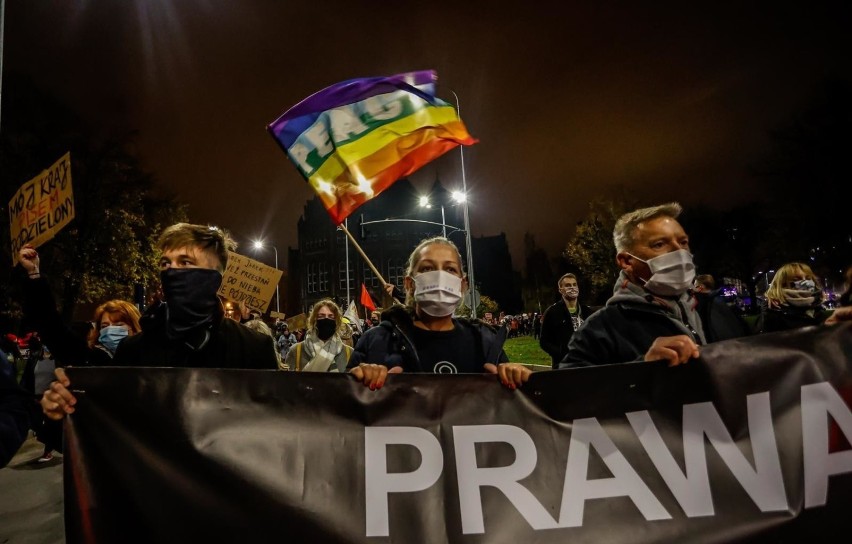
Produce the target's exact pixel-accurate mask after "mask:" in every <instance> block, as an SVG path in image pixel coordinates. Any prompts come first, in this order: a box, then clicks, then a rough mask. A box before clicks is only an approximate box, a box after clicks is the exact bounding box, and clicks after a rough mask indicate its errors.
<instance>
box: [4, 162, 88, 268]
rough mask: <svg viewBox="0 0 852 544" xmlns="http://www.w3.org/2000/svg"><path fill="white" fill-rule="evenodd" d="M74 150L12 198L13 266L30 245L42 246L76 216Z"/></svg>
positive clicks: (25, 185)
mask: <svg viewBox="0 0 852 544" xmlns="http://www.w3.org/2000/svg"><path fill="white" fill-rule="evenodd" d="M74 212H75V210H74V193H73V190H72V187H71V152H70V151H69V152H68V153H66V154H65V155H63V156H62V158H60V159H59V160H58V161H56V162H55V163H53V164H52V165H51V166H50V168H47V169H46V170H44V171H42V172H41V173H40V174H39V175H37V176H36V177H34V178H32V179H31V180H29V181H28V182H26V183H24V184H23V185H22V186H21V188H20V189H18V191H17V192H16V193H15V194H14V195H13V196H12V199H11V200H10V201H9V224H10V229H9V231H10V234H11V238H12V266H15V265H16V264H18V251H19V250H20V249H21V248H22V247H23V246H24V245H26V244H30V245H32V246H33V247H38V246H40V245H42V244H43V243H45V242H47V241H48V240H50V239H51V238H53V237H54V236H56V233H57V232H59V231H60V230H62V229H63V227H65V225H67V224H68V223H69V222H70V221H71V220H72V219H74Z"/></svg>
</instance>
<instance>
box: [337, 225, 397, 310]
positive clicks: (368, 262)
mask: <svg viewBox="0 0 852 544" xmlns="http://www.w3.org/2000/svg"><path fill="white" fill-rule="evenodd" d="M338 227H339V228H340V230H342V231H343V232H344V233H345V234H346V236H348V237H349V241H351V242H352V245H353V246H355V249H356V250H358V253H360V254H361V257H363V258H364V262H366V263H367V266H369V267H370V270H372V271H373V274H375V275H376V277H377V278H379V281H381V282H382V289H384V286H385V285H387V284H388V282H387V281H385V278H383V277H382V274H381V273H380V272H379V271H378V270H377V269H376V267H375V266H374V265H373V261H371V260H370V258H369V257H367V254H366V253H364V250H363V249H361V246H360V245H359V244H358V242H357V241H356V240H355V237H354V236H352V233H351V232H349V229H347V228H346V226H344V224H343V223H341V224H340V225H338ZM391 298H393V297H391ZM393 300H396V299H395V298H394V299H393ZM397 302H399V301H398V300H397Z"/></svg>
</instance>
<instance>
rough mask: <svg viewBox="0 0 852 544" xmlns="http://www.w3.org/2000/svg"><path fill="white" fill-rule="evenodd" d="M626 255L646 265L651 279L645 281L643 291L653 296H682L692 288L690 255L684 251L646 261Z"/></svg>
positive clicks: (679, 250)
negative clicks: (645, 290)
mask: <svg viewBox="0 0 852 544" xmlns="http://www.w3.org/2000/svg"><path fill="white" fill-rule="evenodd" d="M628 255H630V256H631V257H633V258H634V259H636V260H637V261H642V262H643V263H645V264H647V265H648V268H649V269H650V270H651V277H650V278H649V279H648V280H647V281H645V289H647V290H648V291H650V292H652V293H654V294H655V295H659V296H663V297H675V296H679V295H682V294H683V293H685V292H686V291H687V289H689V288H690V287H691V286H692V281H693V280H694V279H695V264H694V263H693V262H692V254H691V253H690V252H689V251H687V250H685V249H678V250H677V251H670V252H669V253H664V254H663V255H658V256H656V257H654V258H652V259H648V260H647V261H645V260H642V259H640V258H639V257H637V256H635V255H632V254H630V253H628ZM639 279H641V278H639Z"/></svg>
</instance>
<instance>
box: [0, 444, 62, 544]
mask: <svg viewBox="0 0 852 544" xmlns="http://www.w3.org/2000/svg"><path fill="white" fill-rule="evenodd" d="M43 451H44V445H43V444H42V443H41V442H39V441H38V440H36V439H35V437H34V436H33V434H32V432H30V434H29V437H28V438H27V440H26V441H25V442H24V444H23V446H21V449H20V450H18V453H16V454H15V457H13V458H12V460H11V461H10V462H9V464H8V465H6V466H5V467H4V468H2V469H0V544H64V543H65V515H64V511H63V508H64V498H63V489H62V455H61V454H59V453H56V452H53V459H52V460H51V461H47V462H44V463H39V462H38V458H39V457H41V454H42V452H43Z"/></svg>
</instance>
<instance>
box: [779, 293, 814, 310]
mask: <svg viewBox="0 0 852 544" xmlns="http://www.w3.org/2000/svg"><path fill="white" fill-rule="evenodd" d="M816 294H817V292H816V291H814V290H813V289H784V298H785V299H786V302H787V304H789V305H790V306H796V307H798V308H806V307H808V306H815V305H816V303H817V302H818V299H817V297H816Z"/></svg>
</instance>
